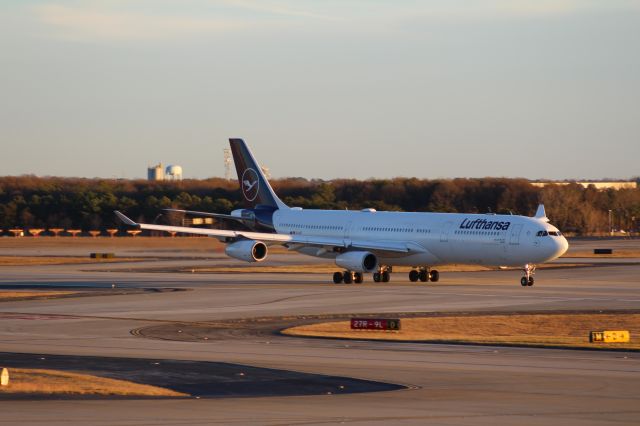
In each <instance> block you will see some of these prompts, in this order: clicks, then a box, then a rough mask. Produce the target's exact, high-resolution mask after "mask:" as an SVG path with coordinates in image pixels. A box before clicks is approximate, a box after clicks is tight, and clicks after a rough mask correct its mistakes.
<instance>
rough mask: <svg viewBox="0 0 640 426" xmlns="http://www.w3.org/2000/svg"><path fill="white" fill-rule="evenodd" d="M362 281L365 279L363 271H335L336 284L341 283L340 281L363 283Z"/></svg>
mask: <svg viewBox="0 0 640 426" xmlns="http://www.w3.org/2000/svg"><path fill="white" fill-rule="evenodd" d="M362 281H364V277H363V276H362V272H353V271H344V272H334V273H333V282H334V283H335V284H340V283H345V284H351V283H356V284H362Z"/></svg>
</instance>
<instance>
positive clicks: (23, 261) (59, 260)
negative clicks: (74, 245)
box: [0, 256, 143, 266]
mask: <svg viewBox="0 0 640 426" xmlns="http://www.w3.org/2000/svg"><path fill="white" fill-rule="evenodd" d="M140 260H143V259H139V258H132V257H127V258H111V259H91V258H90V257H89V256H86V257H77V256H76V257H71V256H69V257H65V256H0V266H41V265H70V264H78V263H112V262H137V261H140Z"/></svg>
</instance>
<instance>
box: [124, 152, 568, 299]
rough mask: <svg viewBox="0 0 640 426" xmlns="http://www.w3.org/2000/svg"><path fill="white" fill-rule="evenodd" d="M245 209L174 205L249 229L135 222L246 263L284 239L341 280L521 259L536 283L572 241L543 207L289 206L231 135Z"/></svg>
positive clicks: (423, 275)
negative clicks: (211, 242)
mask: <svg viewBox="0 0 640 426" xmlns="http://www.w3.org/2000/svg"><path fill="white" fill-rule="evenodd" d="M229 143H230V145H231V151H232V153H233V159H234V162H235V166H236V171H237V173H238V180H239V181H240V188H241V190H242V195H243V196H244V200H245V204H246V208H244V209H239V210H234V211H232V212H231V214H228V215H226V214H217V213H207V212H194V211H186V210H174V211H180V212H184V213H188V214H191V215H200V216H209V217H215V218H218V219H223V220H225V219H226V220H233V221H237V222H240V223H242V224H243V225H244V227H245V228H246V229H247V230H245V231H236V230H221V229H203V228H192V227H181V226H166V225H155V224H146V223H136V222H134V221H132V220H131V219H129V218H128V217H126V216H125V215H124V214H122V213H120V212H116V215H117V216H118V217H119V218H120V220H122V221H123V222H124V223H125V224H126V225H129V226H132V227H137V228H139V229H149V230H158V231H170V232H179V233H184V234H194V235H208V236H211V237H215V238H217V239H219V240H220V241H223V242H224V243H226V244H227V246H226V249H225V253H226V254H227V255H228V256H230V257H233V258H236V259H240V260H244V261H247V262H261V261H263V260H265V259H266V258H267V253H268V246H270V245H274V244H279V245H283V246H285V247H287V248H288V249H289V250H294V251H297V252H300V253H303V254H306V255H309V256H315V257H321V258H327V259H333V260H334V261H335V263H336V265H337V266H339V267H340V268H342V270H341V271H338V272H335V273H334V274H333V282H334V283H336V284H339V283H345V284H351V283H361V282H362V281H363V279H364V274H367V273H372V274H373V280H374V281H375V282H388V281H389V280H390V277H391V272H392V271H393V266H410V267H412V269H411V271H410V272H409V280H411V281H414V282H416V281H422V282H428V281H432V282H436V281H438V280H439V279H440V274H439V273H438V271H437V270H436V269H435V268H436V267H437V266H440V265H446V264H452V263H458V264H473V265H486V266H499V267H506V266H518V267H522V270H523V271H524V274H523V277H522V278H521V280H520V284H521V285H522V286H531V285H533V282H534V278H533V274H534V272H535V269H536V264H540V263H544V262H548V261H551V260H553V259H556V258H558V257H560V256H561V255H562V254H563V253H564V252H566V251H567V248H568V246H569V245H568V243H567V240H566V239H565V237H564V236H563V235H562V234H561V233H560V231H559V230H558V229H557V228H555V227H554V226H552V225H551V224H550V223H549V220H548V219H547V217H546V214H545V210H544V206H543V205H539V206H538V210H537V212H536V214H535V215H534V216H533V217H527V216H517V215H497V214H462V213H409V212H383V211H376V210H375V209H363V210H360V211H350V210H311V209H302V208H300V207H289V206H287V205H286V204H284V203H283V202H282V201H281V200H280V199H279V198H278V196H277V195H276V194H275V192H274V191H273V189H272V188H271V185H269V182H268V181H267V179H266V178H265V176H264V174H263V172H262V170H261V168H260V167H259V166H258V163H257V162H256V161H255V159H254V157H253V155H252V154H251V151H250V150H249V148H248V147H247V145H246V144H245V142H244V141H243V140H242V139H230V140H229Z"/></svg>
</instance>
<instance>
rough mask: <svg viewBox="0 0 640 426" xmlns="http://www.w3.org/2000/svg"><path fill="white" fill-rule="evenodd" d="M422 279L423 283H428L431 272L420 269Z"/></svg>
mask: <svg viewBox="0 0 640 426" xmlns="http://www.w3.org/2000/svg"><path fill="white" fill-rule="evenodd" d="M419 274H420V281H422V282H423V283H426V282H428V281H429V273H428V272H427V271H426V270H424V269H423V270H422V271H420V273H419Z"/></svg>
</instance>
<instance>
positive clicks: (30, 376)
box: [0, 368, 188, 396]
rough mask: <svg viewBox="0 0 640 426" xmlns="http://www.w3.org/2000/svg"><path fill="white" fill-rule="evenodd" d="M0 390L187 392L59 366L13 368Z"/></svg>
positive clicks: (103, 392) (132, 394) (162, 394)
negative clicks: (56, 368) (56, 367)
mask: <svg viewBox="0 0 640 426" xmlns="http://www.w3.org/2000/svg"><path fill="white" fill-rule="evenodd" d="M9 375H10V378H11V380H10V381H9V386H3V387H1V388H0V394H3V393H14V394H50V395H59V394H63V395H130V396H134V395H135V396H188V395H187V394H184V393H180V392H175V391H172V390H170V389H164V388H159V387H156V386H149V385H142V384H139V383H133V382H128V381H125V380H116V379H108V378H105V377H97V376H91V375H88V374H78V373H71V372H66V371H57V370H38V369H24V368H11V369H9Z"/></svg>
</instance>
